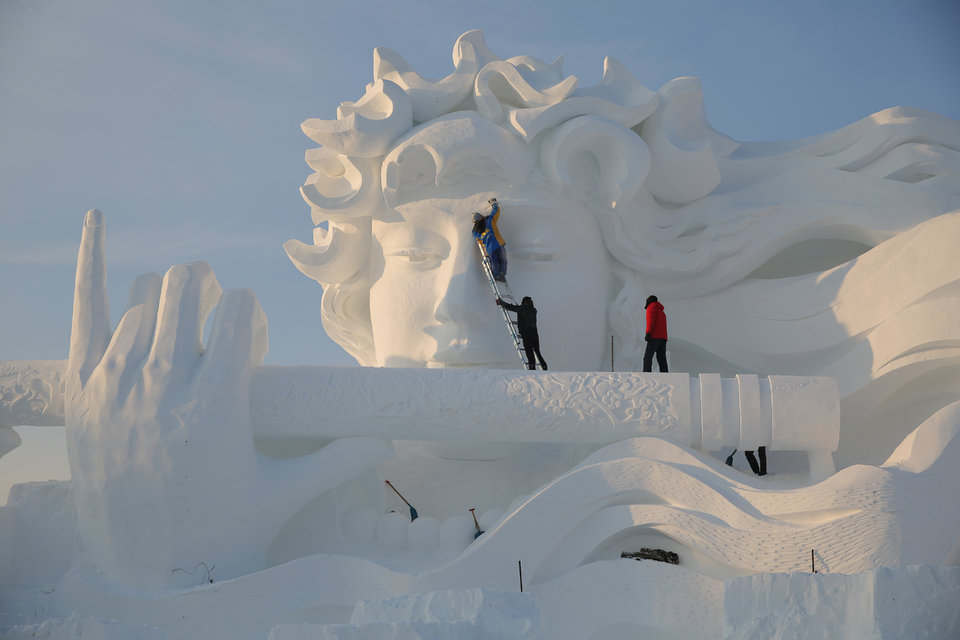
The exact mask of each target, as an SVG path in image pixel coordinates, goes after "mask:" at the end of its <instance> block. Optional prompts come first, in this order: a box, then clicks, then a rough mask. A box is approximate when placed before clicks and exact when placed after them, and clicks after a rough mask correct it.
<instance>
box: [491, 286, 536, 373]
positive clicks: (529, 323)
mask: <svg viewBox="0 0 960 640" xmlns="http://www.w3.org/2000/svg"><path fill="white" fill-rule="evenodd" d="M497 304H498V305H500V306H501V307H503V308H504V309H506V310H507V311H513V312H514V313H516V314H517V330H518V331H519V332H520V339H521V340H523V350H524V351H526V352H527V369H536V368H537V364H536V362H535V361H534V359H533V356H534V354H536V356H537V359H538V360H539V361H540V368H541V369H543V370H544V371H546V370H547V361H546V360H544V359H543V355H542V354H541V353H540V334H539V333H537V308H536V307H535V306H533V298H531V297H530V296H524V297H523V300H521V301H520V304H518V305H517V304H510V303H509V302H504V301H503V300H501V299H500V298H497Z"/></svg>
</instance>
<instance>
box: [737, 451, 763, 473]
mask: <svg viewBox="0 0 960 640" xmlns="http://www.w3.org/2000/svg"><path fill="white" fill-rule="evenodd" d="M743 455H745V456H747V462H749V463H750V468H751V469H752V470H753V472H754V473H755V474H757V475H758V476H759V475H763V474H761V473H760V465H758V464H757V456H755V455H753V451H744V452H743ZM763 457H764V460H766V457H767V456H766V451H764V455H763Z"/></svg>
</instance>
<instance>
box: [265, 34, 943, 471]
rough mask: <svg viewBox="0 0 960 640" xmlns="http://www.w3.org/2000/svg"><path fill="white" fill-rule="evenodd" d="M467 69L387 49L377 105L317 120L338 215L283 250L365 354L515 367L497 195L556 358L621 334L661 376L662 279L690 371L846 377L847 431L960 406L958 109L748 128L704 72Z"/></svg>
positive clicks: (622, 352) (321, 170)
mask: <svg viewBox="0 0 960 640" xmlns="http://www.w3.org/2000/svg"><path fill="white" fill-rule="evenodd" d="M453 62H454V66H455V69H454V71H453V72H452V73H451V74H450V75H449V76H447V77H445V78H443V79H441V80H436V81H434V80H429V79H426V78H424V77H422V76H420V75H419V74H417V72H416V71H414V70H413V69H412V67H411V66H410V65H409V64H407V63H406V61H404V60H403V58H401V57H400V56H398V55H397V54H395V53H393V52H392V51H389V50H386V49H378V50H377V51H376V52H375V54H374V82H372V83H370V84H369V85H367V91H366V93H365V95H364V96H363V97H362V98H361V99H359V100H357V101H356V102H344V103H342V104H341V105H340V108H339V109H338V112H337V119H336V120H320V119H310V120H307V121H306V122H304V123H303V130H304V132H305V133H307V135H309V136H310V137H311V138H312V139H313V140H315V141H316V142H318V143H320V144H321V145H322V146H321V148H319V149H312V150H310V151H309V152H308V153H307V163H308V164H309V165H310V167H311V168H312V169H313V170H314V171H315V173H314V174H312V175H311V176H310V177H309V178H308V179H307V183H306V184H305V185H304V186H303V187H302V189H301V192H302V194H303V196H304V198H305V199H306V201H307V202H308V203H309V204H310V206H311V213H312V217H313V221H314V223H315V224H316V225H317V226H316V228H315V229H314V242H313V244H312V245H308V244H305V243H302V242H298V241H295V240H291V241H289V242H288V243H287V244H285V245H284V246H285V248H286V249H287V253H288V254H289V255H290V257H291V259H292V260H293V262H294V263H295V264H296V265H297V266H298V267H299V268H300V269H301V270H302V271H303V272H304V273H306V274H307V275H309V276H310V277H312V278H314V279H315V280H317V281H318V282H320V283H321V284H322V285H323V287H324V294H323V323H324V329H325V330H326V332H327V334H328V335H329V336H330V337H331V338H332V339H334V340H335V341H336V342H338V343H339V344H340V345H342V346H343V347H344V349H346V350H347V351H348V352H350V353H351V355H353V356H354V357H356V359H357V361H358V362H360V364H364V365H380V366H417V367H448V366H484V367H518V366H519V358H518V357H517V356H516V354H515V353H514V352H513V350H512V345H511V342H510V340H509V337H508V334H507V330H506V327H505V326H504V325H503V322H502V320H501V319H500V316H499V315H498V311H497V309H496V307H495V306H494V305H493V301H492V295H491V293H490V291H489V289H487V287H486V283H485V281H484V277H483V275H482V271H481V269H480V265H479V262H478V255H477V250H476V248H475V246H474V244H473V240H472V237H471V234H470V228H471V214H472V212H473V211H476V210H480V209H482V208H483V207H484V205H485V203H486V201H487V199H488V198H489V197H490V196H491V195H494V196H496V197H497V198H498V199H499V200H500V202H501V203H502V204H503V207H502V208H503V213H502V215H501V221H500V226H501V229H502V231H503V233H504V235H505V237H506V241H507V257H508V260H509V269H508V280H509V282H510V284H511V286H512V289H513V292H514V294H515V295H516V296H518V297H520V296H525V295H529V296H531V297H532V298H533V300H534V302H535V304H536V306H537V308H538V311H539V316H538V324H539V329H540V336H541V345H542V347H543V351H544V356H545V357H546V359H547V361H548V363H549V364H550V368H551V369H567V370H590V369H599V368H606V366H605V365H606V360H605V358H604V356H606V355H609V351H607V347H608V345H609V339H610V336H611V335H612V336H613V337H614V342H615V353H616V368H617V369H618V370H629V369H637V370H639V368H640V356H641V354H642V352H643V347H644V342H643V334H644V327H643V301H644V300H645V298H646V297H647V295H649V294H651V293H655V294H657V295H658V296H659V297H660V299H661V300H662V301H664V302H665V303H666V307H667V317H668V323H669V327H670V329H669V335H670V345H669V349H670V353H671V354H672V358H673V360H672V362H673V363H674V364H675V365H676V367H673V366H671V369H673V368H676V370H677V371H688V372H690V373H699V372H723V373H727V374H733V373H743V372H746V373H759V374H764V373H781V374H802V375H829V376H834V377H836V378H837V379H838V380H839V381H840V386H841V394H842V396H841V397H842V398H843V399H844V402H845V405H844V409H843V410H844V413H845V416H846V418H845V421H846V423H847V426H846V427H845V429H846V432H848V433H854V432H855V430H856V429H861V428H862V429H864V430H868V429H869V430H875V428H876V425H877V424H878V421H882V420H885V419H886V418H884V416H901V417H902V416H904V415H906V414H907V413H909V414H910V415H909V419H906V420H900V421H899V422H900V423H902V424H912V425H916V424H918V423H919V420H922V419H924V418H925V417H927V416H928V415H929V414H930V413H931V411H932V410H935V409H937V408H939V407H940V406H944V405H945V404H946V403H948V402H950V401H953V400H954V399H956V397H957V395H956V384H955V380H956V378H957V375H958V374H957V356H956V347H955V345H956V323H955V322H954V323H949V322H947V321H946V320H943V319H944V318H947V319H949V318H955V317H956V315H957V312H956V309H957V305H958V297H957V296H956V295H955V292H956V291H957V273H960V270H958V269H957V259H956V252H955V247H956V244H957V242H956V241H955V237H956V233H957V229H960V226H958V219H960V213H956V210H957V209H958V207H960V196H958V195H957V194H958V193H960V187H958V185H960V177H958V174H957V169H956V167H957V163H956V151H955V149H957V148H958V147H960V128H958V126H957V123H956V122H954V121H951V120H948V119H943V118H940V117H938V116H935V115H934V114H929V113H926V112H921V111H917V110H911V109H906V108H894V109H888V110H886V111H883V112H880V113H877V114H874V115H873V116H871V117H869V118H865V119H864V120H862V121H860V122H857V123H854V124H852V125H850V126H849V127H846V128H844V129H841V130H839V131H836V132H833V133H830V134H825V135H823V136H818V137H815V138H811V139H809V140H804V141H794V142H784V143H761V144H757V143H739V142H737V141H735V140H732V139H730V138H728V137H726V136H724V135H722V134H720V133H719V132H717V131H716V130H714V129H713V128H712V127H711V126H710V125H709V123H708V122H707V120H706V116H705V111H704V105H703V96H702V91H701V88H700V84H699V82H698V81H697V80H696V79H695V78H677V79H675V80H673V81H671V82H669V83H667V84H666V85H664V86H663V87H661V88H660V89H659V90H658V91H656V92H653V91H650V90H648V89H646V88H645V87H643V85H641V84H640V83H639V82H638V81H637V80H636V79H635V78H634V77H633V75H632V74H631V73H630V71H629V70H627V69H626V68H625V67H624V66H623V65H621V64H619V63H618V62H616V61H615V60H612V59H610V58H608V59H606V60H605V61H604V74H603V78H602V79H601V80H600V82H599V83H597V84H596V85H594V86H592V87H580V86H578V80H577V78H575V77H573V76H564V75H563V73H562V69H561V65H560V61H559V60H558V61H556V62H554V63H549V64H548V63H545V62H543V61H541V60H537V59H535V58H531V57H528V56H517V57H514V58H510V59H507V60H504V59H502V58H500V57H498V56H497V55H496V54H494V53H493V52H491V51H490V50H489V49H488V48H487V47H486V45H485V43H484V42H483V38H482V35H481V34H480V33H479V32H476V31H474V32H469V33H466V34H464V35H463V36H461V38H460V39H459V40H458V41H457V43H456V44H455V45H454V52H453ZM951 212H954V213H951ZM880 273H882V274H883V276H882V277H881V276H878V275H877V274H880ZM881 292H882V295H880V293H881ZM904 326H906V327H908V328H907V329H904V328H903V327H904ZM928 378H929V379H928ZM920 380H923V383H922V384H921V383H919V382H918V381H920ZM932 381H935V382H932ZM930 398H934V399H933V400H931V399H930ZM898 412H900V413H898ZM911 412H912V413H911ZM898 420H899V419H898ZM851 425H853V426H851ZM857 425H859V426H857ZM886 432H888V433H891V434H899V437H901V438H902V436H903V435H905V433H902V429H901V431H900V432H897V431H896V429H887V430H886ZM855 440H856V438H850V439H849V442H854V441H855ZM858 441H859V442H863V439H860V440H858ZM896 441H897V442H899V439H898V440H896ZM840 451H841V453H842V452H843V451H844V445H843V443H841V449H840ZM878 455H879V454H878Z"/></svg>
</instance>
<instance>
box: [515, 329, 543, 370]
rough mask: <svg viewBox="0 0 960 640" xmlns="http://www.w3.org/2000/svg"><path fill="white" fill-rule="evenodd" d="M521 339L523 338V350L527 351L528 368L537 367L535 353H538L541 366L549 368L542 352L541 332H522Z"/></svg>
mask: <svg viewBox="0 0 960 640" xmlns="http://www.w3.org/2000/svg"><path fill="white" fill-rule="evenodd" d="M520 339H521V340H523V350H524V351H525V352H526V353H527V369H531V370H533V369H536V368H537V363H536V362H535V361H534V359H533V355H534V354H536V355H537V359H538V360H539V361H540V368H541V369H543V370H544V371H546V370H547V361H546V360H544V359H543V356H542V355H541V354H540V334H539V333H521V334H520Z"/></svg>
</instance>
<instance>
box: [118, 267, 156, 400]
mask: <svg viewBox="0 0 960 640" xmlns="http://www.w3.org/2000/svg"><path fill="white" fill-rule="evenodd" d="M162 283H163V279H162V278H161V277H160V275H159V274H157V273H145V274H143V275H140V276H137V279H136V280H134V282H133V285H132V286H131V287H130V297H129V298H128V299H127V310H126V311H125V312H124V314H123V317H122V318H121V319H120V323H119V324H118V325H117V329H116V331H114V332H113V339H112V340H110V346H109V347H107V352H106V353H105V354H104V356H103V360H104V362H106V363H108V364H109V366H110V367H111V368H113V369H114V370H116V371H119V372H120V374H121V380H120V384H119V385H118V386H120V387H124V386H128V385H124V384H123V383H124V381H127V382H132V379H131V378H132V375H131V373H132V372H133V371H134V370H135V369H139V368H140V366H141V365H142V363H143V361H144V359H145V358H146V357H147V354H148V353H149V351H150V346H151V344H152V343H153V333H154V329H155V328H156V326H157V309H158V307H159V305H160V289H161V286H162ZM118 391H123V389H118Z"/></svg>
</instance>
